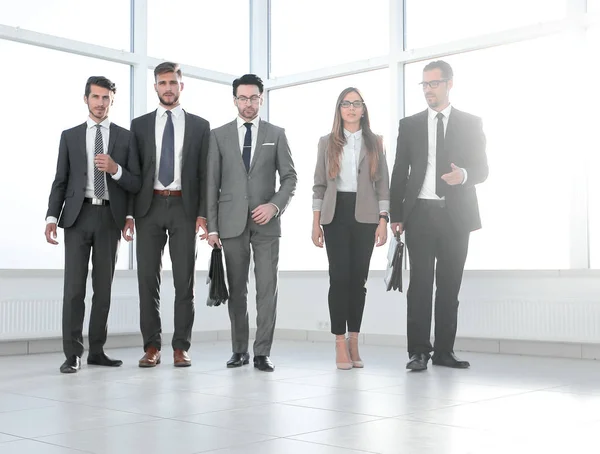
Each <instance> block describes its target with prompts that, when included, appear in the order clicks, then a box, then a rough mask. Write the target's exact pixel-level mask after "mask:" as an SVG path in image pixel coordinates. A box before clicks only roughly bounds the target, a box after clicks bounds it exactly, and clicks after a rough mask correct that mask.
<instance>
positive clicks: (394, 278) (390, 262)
mask: <svg viewBox="0 0 600 454" xmlns="http://www.w3.org/2000/svg"><path fill="white" fill-rule="evenodd" d="M403 256H404V243H403V242H402V240H401V239H400V234H399V233H397V234H396V235H394V236H393V237H392V239H391V240H390V245H389V249H388V256H387V267H386V270H385V277H384V279H383V281H384V282H385V285H386V290H387V291H388V292H389V291H390V290H398V291H399V292H402V258H403Z"/></svg>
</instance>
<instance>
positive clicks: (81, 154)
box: [46, 123, 141, 229]
mask: <svg viewBox="0 0 600 454" xmlns="http://www.w3.org/2000/svg"><path fill="white" fill-rule="evenodd" d="M86 130H87V123H83V124H82V125H79V126H75V127H74V128H71V129H67V130H66V131H63V133H62V135H61V137H60V147H59V150H58V164H57V166H56V176H55V177H54V183H52V189H51V191H50V199H49V201H48V211H47V213H46V217H48V216H54V217H55V218H59V221H58V226H59V227H63V228H68V227H71V226H72V225H73V224H74V223H75V221H76V220H77V217H78V216H79V212H80V211H81V206H82V205H83V199H84V198H85V188H86V186H87V178H88V175H87V151H86V140H85V139H86ZM109 131H110V132H109V138H108V154H109V155H110V156H111V157H112V158H113V160H114V161H115V162H116V163H117V164H119V165H120V166H121V168H122V169H123V175H122V176H121V178H120V179H119V180H118V181H117V180H114V179H113V178H112V177H111V176H110V175H107V176H106V184H107V188H108V192H109V198H110V209H111V211H112V214H113V217H114V219H115V223H116V224H117V226H118V227H119V229H122V228H123V227H124V225H125V216H126V214H127V200H128V194H127V193H128V192H131V193H136V192H137V191H139V190H140V186H141V178H140V168H139V164H138V161H139V160H138V159H137V158H136V157H135V156H133V155H132V154H131V153H130V151H129V131H128V130H127V129H124V128H121V127H120V126H117V125H116V124H114V123H111V124H110V130H109Z"/></svg>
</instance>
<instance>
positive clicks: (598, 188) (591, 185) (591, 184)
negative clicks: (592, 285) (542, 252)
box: [581, 2, 600, 268]
mask: <svg viewBox="0 0 600 454" xmlns="http://www.w3.org/2000/svg"><path fill="white" fill-rule="evenodd" d="M596 3H597V4H599V5H600V2H596ZM587 39H588V52H587V56H586V58H585V60H584V59H582V61H585V62H586V64H585V67H586V73H587V74H594V75H595V74H598V73H599V71H600V63H599V62H598V59H597V58H596V57H595V56H596V55H598V53H599V52H600V28H598V27H594V28H590V29H588V32H587ZM583 91H584V92H585V95H584V96H582V98H583V100H584V101H585V103H586V107H587V108H586V110H584V112H585V114H584V115H582V116H581V121H582V124H584V125H585V131H586V134H585V135H584V138H585V139H584V150H585V151H586V155H587V160H586V161H585V162H586V163H587V164H588V165H587V175H586V176H587V181H588V190H589V198H588V215H589V222H588V228H589V239H590V265H591V267H592V268H600V178H598V175H597V169H598V168H599V167H600V152H599V150H598V143H597V142H598V141H597V139H596V137H594V136H595V134H596V131H597V129H598V128H597V125H596V123H597V122H598V115H597V113H596V111H597V106H598V105H599V103H600V93H599V92H598V91H597V90H583ZM587 95H589V97H588V96H587Z"/></svg>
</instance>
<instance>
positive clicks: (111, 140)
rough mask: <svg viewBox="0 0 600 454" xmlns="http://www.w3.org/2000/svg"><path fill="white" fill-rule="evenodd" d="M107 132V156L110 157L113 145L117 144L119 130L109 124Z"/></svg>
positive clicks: (112, 124)
mask: <svg viewBox="0 0 600 454" xmlns="http://www.w3.org/2000/svg"><path fill="white" fill-rule="evenodd" d="M109 132H110V133H109V134H108V154H109V155H111V154H112V152H113V150H114V148H115V143H116V142H117V136H118V135H119V130H118V129H117V128H116V126H115V125H114V123H111V124H110V129H109Z"/></svg>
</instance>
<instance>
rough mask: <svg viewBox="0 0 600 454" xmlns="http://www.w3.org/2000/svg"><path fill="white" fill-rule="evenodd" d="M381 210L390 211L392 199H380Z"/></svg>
mask: <svg viewBox="0 0 600 454" xmlns="http://www.w3.org/2000/svg"><path fill="white" fill-rule="evenodd" d="M379 211H387V212H388V213H389V212H390V201H389V200H380V201H379Z"/></svg>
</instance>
